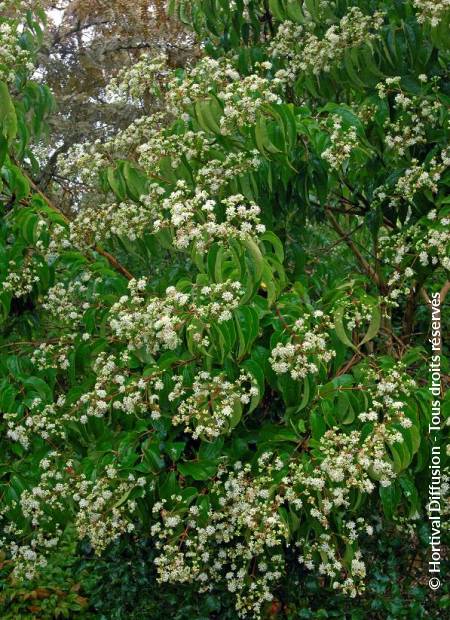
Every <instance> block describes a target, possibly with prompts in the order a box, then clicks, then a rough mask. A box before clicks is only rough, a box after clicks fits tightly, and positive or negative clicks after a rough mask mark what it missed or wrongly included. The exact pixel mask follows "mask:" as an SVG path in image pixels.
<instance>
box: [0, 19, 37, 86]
mask: <svg viewBox="0 0 450 620" xmlns="http://www.w3.org/2000/svg"><path fill="white" fill-rule="evenodd" d="M19 37H20V31H19V25H18V23H17V22H16V21H13V20H8V21H3V22H0V80H3V81H5V82H9V83H13V82H14V80H15V79H16V73H15V72H16V70H17V69H19V68H22V67H23V68H25V70H26V71H27V72H28V73H31V72H32V71H34V65H33V63H32V62H31V60H32V55H31V52H29V51H28V50H26V49H24V48H23V47H22V46H21V45H20V44H19Z"/></svg>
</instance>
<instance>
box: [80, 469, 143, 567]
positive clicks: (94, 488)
mask: <svg viewBox="0 0 450 620" xmlns="http://www.w3.org/2000/svg"><path fill="white" fill-rule="evenodd" d="M145 486H146V480H145V478H143V477H141V478H137V479H136V478H135V477H134V475H133V474H129V475H128V477H127V478H126V479H121V478H120V477H119V475H118V471H117V469H116V468H115V467H114V466H112V465H110V466H108V467H107V468H106V475H105V476H103V477H100V478H98V479H97V480H96V481H95V482H92V481H90V480H87V479H86V478H84V477H83V476H81V477H80V481H79V482H78V484H77V485H76V487H75V492H73V490H72V498H73V499H74V501H75V503H76V504H77V508H76V510H77V516H76V519H75V527H76V528H77V532H78V536H79V538H80V539H83V538H87V539H88V540H89V542H90V544H91V545H92V547H93V548H94V550H95V553H96V554H97V555H100V554H101V553H102V551H104V550H105V549H106V547H108V545H110V544H111V543H112V542H113V541H114V540H116V539H117V538H119V537H120V536H121V535H122V534H124V533H126V532H128V533H129V532H133V531H134V524H133V523H132V521H131V520H130V515H131V514H133V512H134V511H135V509H136V506H137V504H136V500H135V499H130V497H129V496H130V494H131V492H132V491H133V490H134V489H136V488H139V489H140V493H139V496H140V497H143V496H144V495H145V488H144V487H145Z"/></svg>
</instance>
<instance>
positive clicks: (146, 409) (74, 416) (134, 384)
mask: <svg viewBox="0 0 450 620" xmlns="http://www.w3.org/2000/svg"><path fill="white" fill-rule="evenodd" d="M127 361H128V356H127V353H125V354H122V356H121V358H120V359H118V358H117V357H115V356H114V355H107V354H106V353H100V355H99V356H98V357H97V358H96V360H95V363H94V364H93V370H94V372H95V373H96V381H95V385H94V387H93V389H92V390H91V391H89V392H85V393H84V394H82V395H81V396H80V398H79V399H78V401H77V402H76V403H75V405H74V406H73V407H72V408H71V409H70V410H69V412H68V413H67V414H65V415H64V416H63V417H64V418H65V419H71V420H74V421H79V422H81V423H82V424H86V423H87V422H88V420H89V418H90V417H96V418H102V417H104V416H105V415H106V413H107V412H108V411H110V410H112V411H122V412H124V413H126V414H128V415H130V414H134V415H138V414H147V413H150V415H151V417H153V418H155V417H159V415H160V413H159V403H158V401H159V396H158V394H155V393H154V392H153V389H154V390H155V391H156V390H158V389H162V387H163V385H162V384H161V382H160V381H159V380H158V379H157V378H156V377H155V376H154V375H151V376H149V377H146V378H143V377H133V376H131V373H130V371H129V370H128V369H127V368H126V367H124V366H125V363H126V362H127ZM80 411H81V415H80Z"/></svg>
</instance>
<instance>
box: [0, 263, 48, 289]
mask: <svg viewBox="0 0 450 620" xmlns="http://www.w3.org/2000/svg"><path fill="white" fill-rule="evenodd" d="M39 281H40V277H39V273H38V264H37V263H36V262H35V261H33V255H32V254H29V255H28V256H25V258H24V259H23V261H18V260H17V259H16V260H10V261H9V262H8V271H7V273H6V277H5V279H4V280H3V282H2V283H1V290H2V291H4V292H5V293H11V294H12V296H13V297H16V298H19V297H26V296H27V295H29V294H30V293H31V292H32V291H33V288H34V286H35V284H36V283H37V282H39Z"/></svg>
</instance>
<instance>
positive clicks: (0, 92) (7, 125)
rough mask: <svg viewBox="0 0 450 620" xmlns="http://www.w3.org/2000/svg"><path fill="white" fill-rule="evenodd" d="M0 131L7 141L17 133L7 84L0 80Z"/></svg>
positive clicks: (14, 111)
mask: <svg viewBox="0 0 450 620" xmlns="http://www.w3.org/2000/svg"><path fill="white" fill-rule="evenodd" d="M0 132H1V134H2V135H3V136H4V137H5V138H6V140H7V141H8V142H12V141H13V140H14V138H15V137H16V134H17V115H16V110H15V108H14V104H13V101H12V99H11V96H10V94H9V90H8V86H7V85H6V84H5V82H2V81H0Z"/></svg>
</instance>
